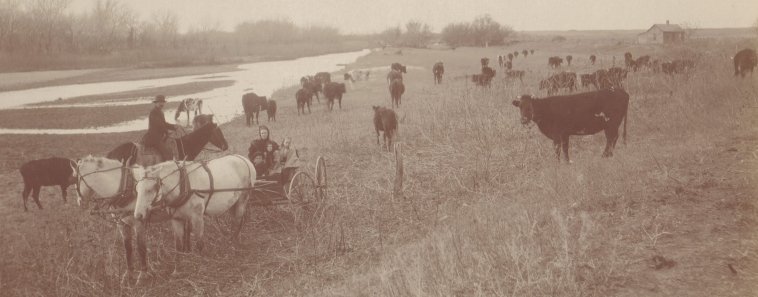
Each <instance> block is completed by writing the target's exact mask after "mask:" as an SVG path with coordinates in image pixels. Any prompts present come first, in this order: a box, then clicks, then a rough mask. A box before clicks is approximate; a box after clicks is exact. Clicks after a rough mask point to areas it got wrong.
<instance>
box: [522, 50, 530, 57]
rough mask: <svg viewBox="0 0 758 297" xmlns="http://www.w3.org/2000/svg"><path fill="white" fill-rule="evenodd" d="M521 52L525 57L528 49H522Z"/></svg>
mask: <svg viewBox="0 0 758 297" xmlns="http://www.w3.org/2000/svg"><path fill="white" fill-rule="evenodd" d="M521 54H522V55H524V58H526V56H527V55H529V51H527V50H523V51H521Z"/></svg>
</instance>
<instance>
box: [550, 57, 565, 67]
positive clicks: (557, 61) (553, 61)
mask: <svg viewBox="0 0 758 297" xmlns="http://www.w3.org/2000/svg"><path fill="white" fill-rule="evenodd" d="M561 64H563V58H561V57H550V58H547V65H549V66H550V67H552V68H557V67H561Z"/></svg>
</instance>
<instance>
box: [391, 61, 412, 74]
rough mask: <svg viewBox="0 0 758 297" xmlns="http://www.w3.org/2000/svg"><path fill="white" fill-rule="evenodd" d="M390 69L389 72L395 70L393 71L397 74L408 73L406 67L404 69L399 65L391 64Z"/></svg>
mask: <svg viewBox="0 0 758 297" xmlns="http://www.w3.org/2000/svg"><path fill="white" fill-rule="evenodd" d="M390 69H391V70H395V71H399V72H402V73H408V69H407V67H405V65H403V64H400V63H392V65H390Z"/></svg>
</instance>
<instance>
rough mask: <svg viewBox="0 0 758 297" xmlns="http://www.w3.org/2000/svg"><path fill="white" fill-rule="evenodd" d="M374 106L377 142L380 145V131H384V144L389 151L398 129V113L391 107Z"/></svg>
mask: <svg viewBox="0 0 758 297" xmlns="http://www.w3.org/2000/svg"><path fill="white" fill-rule="evenodd" d="M373 108H374V129H375V130H376V144H377V145H379V131H384V145H385V146H386V147H387V151H390V150H391V148H392V140H393V139H394V138H395V134H396V133H397V130H398V123H397V115H396V114H395V111H394V110H392V109H389V108H384V107H380V106H373Z"/></svg>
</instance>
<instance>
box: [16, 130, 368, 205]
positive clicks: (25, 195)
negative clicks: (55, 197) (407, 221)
mask: <svg viewBox="0 0 758 297" xmlns="http://www.w3.org/2000/svg"><path fill="white" fill-rule="evenodd" d="M376 143H377V144H379V132H378V131H377V132H376ZM31 192H32V186H31V185H29V184H28V183H26V184H24V192H23V193H21V197H23V198H24V211H29V209H28V208H26V200H27V199H28V198H29V193H31Z"/></svg>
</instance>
